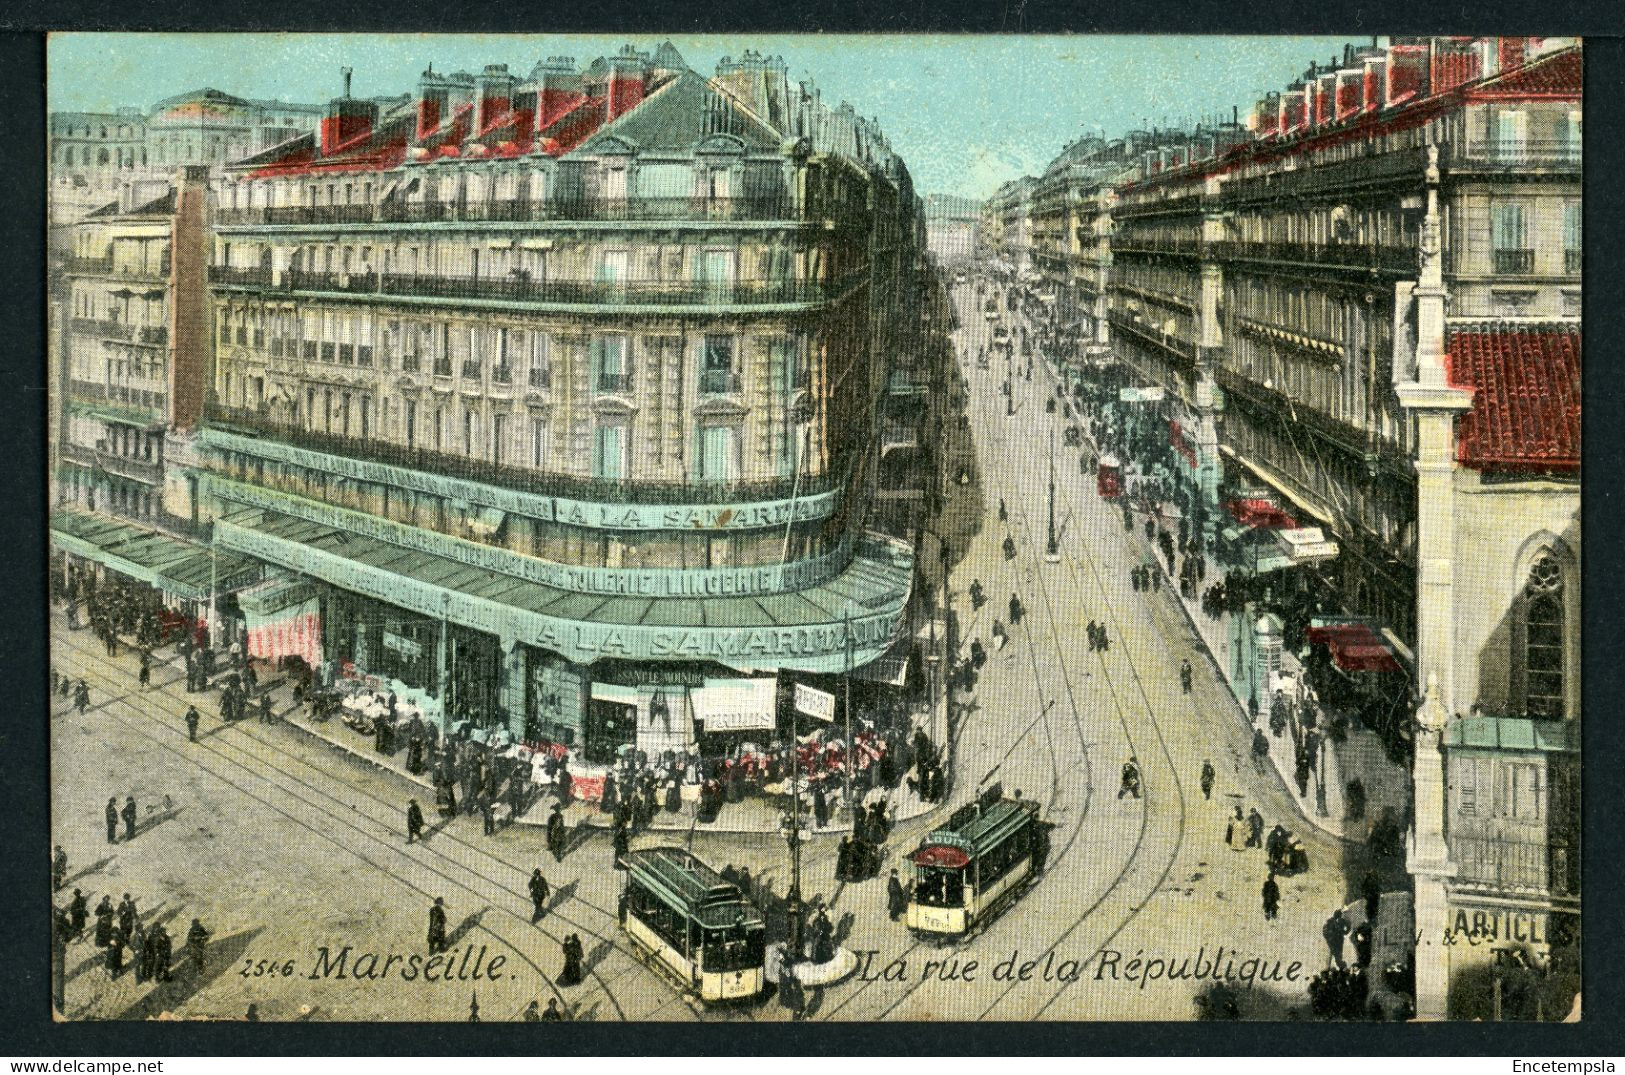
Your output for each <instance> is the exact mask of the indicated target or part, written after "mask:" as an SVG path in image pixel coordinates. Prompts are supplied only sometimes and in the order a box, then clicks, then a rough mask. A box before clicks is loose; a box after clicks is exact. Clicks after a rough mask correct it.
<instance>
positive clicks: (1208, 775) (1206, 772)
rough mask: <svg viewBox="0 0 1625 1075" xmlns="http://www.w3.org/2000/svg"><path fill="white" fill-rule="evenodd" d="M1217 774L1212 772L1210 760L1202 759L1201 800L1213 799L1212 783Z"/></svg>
mask: <svg viewBox="0 0 1625 1075" xmlns="http://www.w3.org/2000/svg"><path fill="white" fill-rule="evenodd" d="M1218 775H1219V774H1218V773H1216V772H1214V770H1213V762H1212V760H1211V759H1208V758H1203V759H1202V798H1204V799H1211V798H1213V781H1214V779H1215V778H1216V777H1217V776H1218Z"/></svg>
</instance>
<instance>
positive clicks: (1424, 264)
mask: <svg viewBox="0 0 1625 1075" xmlns="http://www.w3.org/2000/svg"><path fill="white" fill-rule="evenodd" d="M1438 159H1439V158H1438V148H1437V147H1436V146H1429V147H1428V166H1427V173H1426V179H1427V215H1426V217H1425V218H1424V219H1423V222H1422V233H1421V242H1420V248H1421V249H1420V254H1421V257H1420V262H1419V273H1418V279H1417V286H1416V288H1415V290H1414V291H1413V292H1412V297H1413V300H1414V301H1415V303H1416V376H1415V380H1414V381H1412V382H1410V383H1403V384H1399V385H1396V386H1395V391H1396V393H1397V394H1398V396H1399V401H1400V404H1401V406H1403V407H1404V408H1405V409H1406V410H1407V411H1408V412H1410V413H1411V414H1412V415H1413V416H1414V417H1415V419H1416V430H1417V440H1416V461H1415V467H1416V503H1417V524H1416V558H1417V565H1416V566H1417V572H1416V577H1417V595H1416V600H1417V608H1416V612H1417V615H1416V672H1417V679H1418V680H1419V681H1421V682H1422V683H1425V684H1426V685H1427V693H1426V695H1425V697H1424V698H1423V699H1422V704H1421V706H1420V707H1419V708H1418V710H1417V722H1418V724H1419V725H1420V726H1421V730H1420V731H1419V732H1418V733H1417V737H1416V746H1415V751H1414V761H1413V767H1412V782H1413V787H1412V795H1413V798H1414V802H1415V821H1414V824H1413V827H1412V830H1411V834H1410V841H1409V847H1408V851H1407V856H1406V868H1407V869H1408V870H1409V871H1410V873H1411V877H1412V879H1413V881H1414V884H1415V889H1416V902H1415V909H1416V912H1415V913H1416V923H1415V924H1416V931H1417V933H1418V935H1419V936H1420V941H1419V942H1418V945H1417V949H1416V1015H1417V1018H1418V1019H1443V1018H1445V1017H1446V1015H1447V1014H1448V1011H1447V1009H1448V1000H1449V951H1448V949H1447V948H1446V946H1445V943H1444V931H1445V929H1446V927H1447V925H1448V921H1447V918H1446V915H1447V910H1448V909H1447V905H1446V900H1447V895H1446V886H1447V885H1448V884H1449V882H1450V880H1451V879H1452V878H1453V877H1454V876H1455V865H1454V864H1453V863H1452V862H1451V861H1450V848H1449V844H1448V842H1447V840H1446V834H1445V813H1446V796H1445V780H1444V757H1443V754H1442V752H1441V751H1440V749H1439V748H1440V744H1441V741H1442V739H1443V735H1444V731H1445V728H1446V726H1447V724H1448V723H1449V719H1450V714H1451V713H1452V712H1454V711H1455V698H1454V693H1455V675H1454V670H1455V649H1454V641H1455V640H1454V632H1453V626H1454V622H1455V609H1454V593H1453V586H1454V560H1453V556H1454V546H1455V535H1454V531H1455V503H1454V490H1455V478H1454V470H1455V465H1454V458H1455V451H1454V449H1455V428H1456V415H1457V414H1458V413H1460V412H1461V411H1464V410H1466V409H1467V408H1468V407H1469V406H1470V405H1471V403H1472V393H1471V392H1469V391H1465V390H1462V389H1458V388H1452V387H1450V385H1449V383H1448V379H1447V377H1446V370H1445V358H1446V355H1445V345H1444V333H1445V323H1444V304H1445V297H1446V296H1445V288H1444V275H1443V252H1442V250H1441V244H1440V224H1439V167H1438Z"/></svg>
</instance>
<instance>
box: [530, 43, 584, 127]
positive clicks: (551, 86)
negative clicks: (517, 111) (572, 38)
mask: <svg viewBox="0 0 1625 1075" xmlns="http://www.w3.org/2000/svg"><path fill="white" fill-rule="evenodd" d="M530 78H531V81H532V82H534V83H536V133H537V134H538V135H539V134H541V133H542V132H543V131H545V130H547V128H549V127H551V126H552V125H553V124H554V123H555V122H556V121H557V120H558V119H559V118H560V117H562V116H563V115H564V114H565V113H566V112H568V111H570V109H572V108H574V107H575V106H576V104H577V103H578V102H580V100H581V94H582V83H581V72H580V71H579V70H578V69H577V68H576V61H575V57H573V56H549V57H548V58H547V59H545V60H543V61H542V62H541V63H539V64H537V65H536V68H535V69H534V70H533V71H531V73H530Z"/></svg>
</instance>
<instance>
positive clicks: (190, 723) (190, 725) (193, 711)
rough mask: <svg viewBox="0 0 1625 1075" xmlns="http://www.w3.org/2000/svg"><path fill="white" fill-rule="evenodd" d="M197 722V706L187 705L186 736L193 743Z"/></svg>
mask: <svg viewBox="0 0 1625 1075" xmlns="http://www.w3.org/2000/svg"><path fill="white" fill-rule="evenodd" d="M197 722H198V711H197V706H195V705H189V706H187V707H186V738H187V739H189V740H191V741H192V742H194V743H195V742H197Z"/></svg>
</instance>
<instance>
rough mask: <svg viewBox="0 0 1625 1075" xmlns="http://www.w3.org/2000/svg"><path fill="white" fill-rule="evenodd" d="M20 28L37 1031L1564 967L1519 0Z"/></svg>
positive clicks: (1563, 275)
mask: <svg viewBox="0 0 1625 1075" xmlns="http://www.w3.org/2000/svg"><path fill="white" fill-rule="evenodd" d="M48 60H49V145H48V152H49V171H48V181H49V187H50V201H49V212H50V220H49V226H50V232H49V234H50V244H51V245H50V251H49V253H50V261H49V267H48V273H49V279H48V296H49V303H50V306H49V317H50V321H49V329H50V346H49V374H48V384H49V399H50V418H51V424H50V430H49V466H50V515H49V528H50V550H51V552H50V579H49V589H50V601H51V607H50V623H51V699H50V736H51V746H52V756H51V777H52V782H51V791H52V801H51V837H52V840H51V842H52V844H53V845H54V846H53V853H52V860H51V889H50V895H49V898H50V899H51V901H52V906H53V908H54V922H55V927H56V929H55V938H54V940H55V943H54V947H53V952H54V956H55V966H54V971H55V973H54V976H53V979H52V983H53V990H54V995H53V998H52V1002H53V1005H54V1009H55V1011H56V1013H57V1017H58V1018H59V1019H61V1020H65V1021H92V1020H148V1019H164V1020H168V1019H175V1020H189V1019H211V1020H238V1019H248V1020H263V1021H289V1020H309V1021H335V1022H368V1021H397V1020H411V1021H483V1022H503V1021H510V1022H516V1021H564V1020H593V1021H601V1022H607V1021H621V1020H628V1021H631V1020H640V1021H641V1020H657V1021H658V1020H707V1021H723V1022H728V1021H756V1022H769V1021H781V1020H782V1021H791V1020H837V1021H884V1020H899V1021H900V1020H975V1021H1017V1022H1024V1021H1035V1020H1145V1019H1159V1020H1160V1019H1170V1020H1260V1019H1289V1018H1290V1019H1300V1020H1388V1021H1398V1020H1412V1019H1415V1020H1458V1019H1459V1020H1486V1021H1489V1020H1506V1021H1512V1020H1547V1021H1557V1020H1577V1019H1579V1017H1580V996H1579V991H1580V986H1579V982H1580V976H1579V975H1580V948H1581V946H1580V935H1581V932H1580V887H1579V882H1580V873H1581V853H1580V846H1579V834H1580V824H1579V812H1580V807H1579V803H1580V797H1579V786H1578V782H1579V773H1580V734H1579V729H1580V707H1581V698H1580V689H1579V685H1580V676H1579V667H1578V662H1579V642H1580V618H1579V616H1580V608H1579V594H1580V563H1581V555H1580V553H1581V547H1580V546H1581V542H1580V522H1579V520H1580V433H1579V430H1580V365H1581V358H1580V355H1581V326H1580V309H1581V302H1580V300H1581V278H1582V260H1583V259H1582V253H1581V251H1582V249H1583V247H1582V243H1581V235H1582V227H1581V216H1582V209H1581V189H1582V188H1581V177H1582V170H1581V157H1582V154H1581V144H1582V138H1581V128H1582V118H1581V117H1582V100H1581V98H1582V93H1581V88H1582V70H1583V64H1584V48H1583V44H1582V42H1581V41H1580V40H1579V39H1578V38H1553V37H1546V38H1541V37H1510V36H1506V37H1494V36H1477V37H1473V36H1455V37H1400V36H1377V37H1369V36H1366V37H1349V38H1320V37H1317V38H1286V37H1256V38H1239V37H1183V38H1182V37H1171V36H1156V37H1152V36H1146V37H1089V36H1057V37H1044V36H999V37H978V36H974V35H963V36H926V35H921V36H852V37H812V36H764V35H757V36H739V37H728V36H706V37H696V36H684V35H671V36H666V35H661V34H649V35H644V36H639V37H632V38H609V37H586V36H569V35H517V34H516V35H479V36H455V35H409V34H373V35H304V34H267V35H253V34H247V35H244V34H237V35H206V34H95V33H74V34H62V35H56V36H53V37H52V38H51V40H50V43H49V53H48ZM34 898H38V897H37V896H36V897H34Z"/></svg>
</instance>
